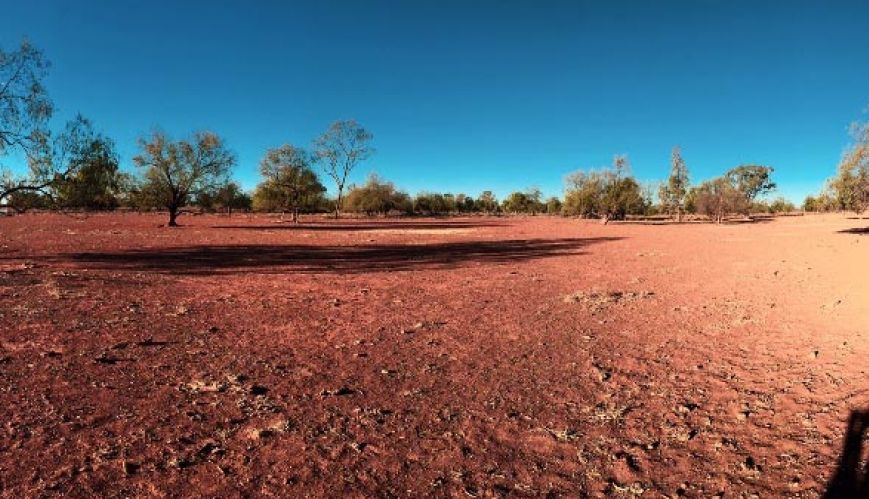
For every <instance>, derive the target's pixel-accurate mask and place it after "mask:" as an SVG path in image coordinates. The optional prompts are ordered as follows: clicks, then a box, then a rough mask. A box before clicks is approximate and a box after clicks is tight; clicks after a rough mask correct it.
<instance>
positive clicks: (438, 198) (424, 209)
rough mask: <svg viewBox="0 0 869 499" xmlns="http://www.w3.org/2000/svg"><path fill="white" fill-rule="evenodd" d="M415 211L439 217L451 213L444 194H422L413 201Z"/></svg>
mask: <svg viewBox="0 0 869 499" xmlns="http://www.w3.org/2000/svg"><path fill="white" fill-rule="evenodd" d="M413 211H415V212H417V213H426V214H429V215H439V214H442V213H446V212H447V211H449V207H448V205H447V201H446V200H445V199H444V195H443V194H439V193H436V192H425V191H423V192H420V193H418V194H417V195H416V197H415V198H414V200H413Z"/></svg>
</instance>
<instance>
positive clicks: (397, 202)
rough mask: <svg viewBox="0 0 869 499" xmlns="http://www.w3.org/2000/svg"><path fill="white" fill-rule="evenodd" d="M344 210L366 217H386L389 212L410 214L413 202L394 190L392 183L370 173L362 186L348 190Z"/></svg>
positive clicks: (404, 194) (405, 195)
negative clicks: (374, 215)
mask: <svg viewBox="0 0 869 499" xmlns="http://www.w3.org/2000/svg"><path fill="white" fill-rule="evenodd" d="M344 208H345V209H347V210H349V211H354V212H358V213H366V214H368V215H373V214H376V213H379V214H383V215H387V214H389V212H391V211H400V212H403V213H412V212H413V202H412V201H411V200H410V196H408V195H407V193H404V192H402V191H399V190H398V189H396V188H395V185H393V183H392V182H387V181H385V180H382V179H381V178H380V177H378V176H377V175H376V174H374V173H372V174H371V175H369V176H368V180H367V181H366V182H365V184H364V185H361V186H358V187H357V186H353V187H351V188H350V191H349V192H348V193H347V198H346V199H345V200H344Z"/></svg>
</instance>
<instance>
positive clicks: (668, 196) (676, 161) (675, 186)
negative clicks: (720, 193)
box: [659, 146, 689, 222]
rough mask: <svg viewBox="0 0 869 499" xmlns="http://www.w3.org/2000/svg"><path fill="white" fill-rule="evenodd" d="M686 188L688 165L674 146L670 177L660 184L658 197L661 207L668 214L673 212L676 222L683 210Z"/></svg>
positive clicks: (680, 151)
mask: <svg viewBox="0 0 869 499" xmlns="http://www.w3.org/2000/svg"><path fill="white" fill-rule="evenodd" d="M688 189H689V179H688V166H687V165H686V164H685V160H684V159H682V150H681V149H680V148H679V146H676V147H674V148H673V152H672V153H671V155H670V177H669V178H668V179H667V183H666V184H663V185H661V189H660V191H659V197H660V200H661V207H662V208H664V209H665V210H667V212H668V213H670V214H672V213H673V212H675V213H676V220H677V221H678V222H681V221H682V213H683V212H684V210H685V195H686V194H687V193H688Z"/></svg>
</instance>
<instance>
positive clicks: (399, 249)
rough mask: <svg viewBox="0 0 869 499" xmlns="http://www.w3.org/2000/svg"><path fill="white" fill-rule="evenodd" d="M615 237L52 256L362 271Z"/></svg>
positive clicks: (448, 263)
mask: <svg viewBox="0 0 869 499" xmlns="http://www.w3.org/2000/svg"><path fill="white" fill-rule="evenodd" d="M619 239H621V238H618V237H598V238H573V239H530V240H525V239H520V240H506V241H504V240H500V241H472V242H447V243H435V244H424V245H414V244H395V245H360V246H312V245H307V246H306V245H238V246H185V247H175V248H158V249H140V250H126V251H119V252H93V253H71V254H66V255H60V256H58V257H55V259H56V260H60V261H73V262H76V263H79V264H81V265H83V266H86V267H88V268H92V269H103V270H128V271H137V272H162V273H169V274H184V275H211V274H229V273H240V272H258V273H269V272H274V273H285V272H309V273H342V274H353V273H367V272H391V271H401V270H418V269H450V268H456V267H459V266H462V265H468V264H475V263H476V264H492V263H495V264H497V263H516V262H522V261H527V260H533V259H539V258H548V257H554V256H564V255H579V254H582V251H581V250H582V248H584V247H586V246H589V245H592V244H596V243H603V242H608V241H616V240H619Z"/></svg>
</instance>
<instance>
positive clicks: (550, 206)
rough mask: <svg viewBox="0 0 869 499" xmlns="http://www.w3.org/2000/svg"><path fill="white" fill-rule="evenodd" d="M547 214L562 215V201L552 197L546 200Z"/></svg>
mask: <svg viewBox="0 0 869 499" xmlns="http://www.w3.org/2000/svg"><path fill="white" fill-rule="evenodd" d="M546 213H547V214H548V215H557V214H559V213H561V200H559V199H558V198H557V197H555V196H552V197H551V198H549V199H547V200H546Z"/></svg>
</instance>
